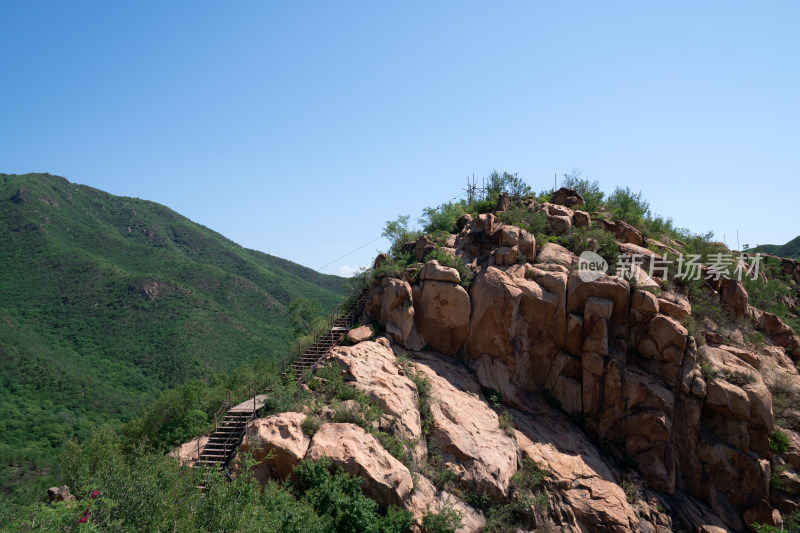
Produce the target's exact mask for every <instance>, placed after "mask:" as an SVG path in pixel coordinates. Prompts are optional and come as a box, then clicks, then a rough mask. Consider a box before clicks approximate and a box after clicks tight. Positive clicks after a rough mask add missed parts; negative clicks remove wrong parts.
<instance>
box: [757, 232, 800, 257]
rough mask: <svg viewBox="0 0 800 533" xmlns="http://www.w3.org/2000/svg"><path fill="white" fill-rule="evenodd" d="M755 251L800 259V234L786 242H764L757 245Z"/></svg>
mask: <svg viewBox="0 0 800 533" xmlns="http://www.w3.org/2000/svg"><path fill="white" fill-rule="evenodd" d="M752 251H753V252H761V253H764V254H771V255H777V256H778V257H791V258H792V259H800V235H798V236H797V237H795V238H794V239H792V240H791V241H789V242H787V243H786V244H782V245H780V244H762V245H761V246H757V247H755V248H754V249H753V250H752Z"/></svg>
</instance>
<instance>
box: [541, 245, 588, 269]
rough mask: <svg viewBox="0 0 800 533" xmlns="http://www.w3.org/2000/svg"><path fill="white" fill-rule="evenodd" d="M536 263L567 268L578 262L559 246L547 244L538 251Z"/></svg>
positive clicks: (573, 255)
mask: <svg viewBox="0 0 800 533" xmlns="http://www.w3.org/2000/svg"><path fill="white" fill-rule="evenodd" d="M536 262H537V263H554V264H557V265H562V266H565V267H567V268H569V267H571V266H572V265H574V264H576V263H577V262H578V257H577V256H576V255H575V254H573V253H572V252H570V251H569V250H567V249H566V248H564V247H563V246H561V245H560V244H556V243H553V242H548V243H546V244H545V245H544V246H542V247H541V249H539V252H538V254H537V255H536Z"/></svg>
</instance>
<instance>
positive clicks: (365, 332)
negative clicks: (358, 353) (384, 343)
mask: <svg viewBox="0 0 800 533" xmlns="http://www.w3.org/2000/svg"><path fill="white" fill-rule="evenodd" d="M373 336H375V329H374V328H373V327H372V324H365V325H363V326H359V327H357V328H353V329H351V330H350V331H348V332H347V340H348V341H349V342H352V343H353V344H358V343H359V342H364V341H368V340H369V339H370V338H372V337H373Z"/></svg>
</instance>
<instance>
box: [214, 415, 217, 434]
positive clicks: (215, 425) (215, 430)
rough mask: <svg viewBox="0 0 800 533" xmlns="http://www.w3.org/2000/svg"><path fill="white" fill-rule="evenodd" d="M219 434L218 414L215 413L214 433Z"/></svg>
mask: <svg viewBox="0 0 800 533" xmlns="http://www.w3.org/2000/svg"><path fill="white" fill-rule="evenodd" d="M216 432H217V413H214V433H216Z"/></svg>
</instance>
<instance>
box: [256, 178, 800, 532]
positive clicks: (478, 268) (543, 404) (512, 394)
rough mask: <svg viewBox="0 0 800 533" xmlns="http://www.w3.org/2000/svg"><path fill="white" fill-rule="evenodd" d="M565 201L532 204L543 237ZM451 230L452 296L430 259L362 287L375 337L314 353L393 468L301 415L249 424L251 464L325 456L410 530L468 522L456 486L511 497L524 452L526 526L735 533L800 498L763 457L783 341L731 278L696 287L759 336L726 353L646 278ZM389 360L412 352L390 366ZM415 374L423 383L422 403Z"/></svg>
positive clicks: (567, 194) (420, 244)
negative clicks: (368, 420)
mask: <svg viewBox="0 0 800 533" xmlns="http://www.w3.org/2000/svg"><path fill="white" fill-rule="evenodd" d="M582 203H583V199H582V198H580V196H579V195H577V193H575V191H569V190H566V189H562V190H560V191H558V194H556V196H555V198H554V201H553V203H552V204H547V203H545V204H535V202H534V203H533V204H532V205H533V209H535V210H538V211H540V212H543V213H545V216H546V217H547V220H548V222H549V224H550V227H551V228H552V229H553V231H554V232H555V233H556V234H558V233H568V232H570V231H571V228H573V227H575V226H578V227H588V226H590V225H591V219H590V218H589V216H588V214H585V213H583V212H580V211H573V210H572V209H570V207H574V206H577V205H581V204H582ZM500 207H504V208H506V209H507V208H508V206H506V205H505V204H503V205H501V206H500ZM579 213H581V214H579ZM600 224H601V226H602V227H604V228H606V229H607V230H608V231H609V232H611V233H613V235H614V236H615V237H616V238H617V239H618V240H619V241H620V246H621V249H622V251H623V253H628V254H638V253H645V252H646V253H647V254H648V257H649V258H648V260H649V261H657V260H659V256H656V255H654V254H653V253H652V252H650V250H649V249H647V248H643V244H644V241H645V239H643V237H642V234H641V233H640V232H639V231H638V230H636V229H635V228H633V227H632V226H630V225H628V224H626V223H625V222H622V221H619V220H616V221H600ZM457 226H458V228H459V230H460V233H459V234H458V235H457V236H451V239H450V240H449V241H448V243H447V247H446V250H448V253H450V254H454V255H455V256H457V257H458V258H460V259H462V260H463V261H464V263H465V264H466V265H467V266H469V268H470V269H471V270H472V272H473V273H474V274H475V276H474V279H473V280H472V283H471V284H470V285H469V288H468V289H467V288H465V287H464V286H463V285H462V281H463V280H462V279H461V276H460V275H459V272H458V271H457V270H456V269H455V268H450V267H447V266H445V265H442V264H440V263H439V262H437V261H427V262H424V263H422V264H419V265H417V266H413V265H412V266H411V267H410V268H409V269H408V270H407V271H405V272H404V273H403V274H402V275H401V276H400V277H399V278H390V277H384V278H383V279H378V280H376V281H375V282H374V284H373V286H372V288H371V289H370V292H369V300H368V303H367V305H366V310H365V315H364V317H363V320H364V321H365V323H373V324H375V325H376V327H380V328H383V332H384V334H385V338H382V337H379V338H378V339H377V340H376V341H374V342H373V341H369V340H367V339H369V338H371V337H372V336H373V334H374V332H373V331H371V330H369V331H354V332H351V335H350V337H349V339H350V342H352V343H355V344H354V345H353V346H346V347H339V348H336V349H334V350H333V351H332V353H331V355H330V358H331V361H330V364H336V365H338V367H339V368H340V369H341V370H342V372H343V375H344V379H345V381H346V382H347V383H349V384H350V385H351V386H353V387H355V388H357V389H359V390H361V391H363V392H364V393H366V394H367V395H368V396H369V398H370V399H371V400H372V401H373V402H374V403H375V404H376V405H378V406H380V408H381V410H382V412H383V413H384V415H383V418H382V419H381V421H380V422H379V427H380V428H381V430H385V431H387V432H389V433H390V434H392V435H393V436H394V437H395V438H397V439H399V440H400V441H403V442H406V443H408V444H407V447H408V448H409V450H410V451H411V457H412V460H411V462H407V463H406V464H403V463H402V462H400V461H398V460H397V459H395V458H394V457H392V455H390V454H389V453H388V452H386V450H384V449H383V447H382V446H381V444H380V442H379V441H378V440H377V439H376V438H375V437H374V436H373V435H372V434H371V433H370V432H368V431H366V430H364V429H362V428H361V427H359V426H357V425H353V424H342V423H325V424H323V425H322V426H321V427H320V429H319V430H318V431H317V433H315V434H314V435H313V437H311V438H310V439H309V438H308V437H307V436H305V435H303V434H302V431H301V429H300V425H301V424H302V420H303V415H302V414H301V413H283V414H279V415H274V416H273V417H268V418H266V419H263V420H257V421H255V422H253V423H252V424H251V427H250V428H248V437H247V439H246V442H245V444H244V446H245V447H246V448H249V449H252V450H255V451H259V453H260V454H261V455H260V457H261V459H263V460H261V463H260V465H259V466H258V468H259V469H260V470H259V472H260V473H259V476H261V477H279V478H280V477H286V476H287V475H288V473H289V471H290V469H291V467H292V466H293V465H294V464H296V463H297V462H298V461H299V460H301V459H302V458H303V457H306V458H318V457H322V456H326V457H329V458H330V459H331V460H332V462H333V464H334V465H337V466H339V467H341V468H342V469H344V470H345V471H347V472H349V473H351V474H354V475H358V476H360V477H361V478H362V480H363V487H364V489H365V491H366V492H367V493H368V494H369V495H370V496H372V497H373V498H375V499H376V500H377V501H378V502H380V503H381V504H382V505H401V506H404V507H405V508H406V509H408V510H410V511H411V512H413V514H414V515H415V517H416V518H417V520H418V521H421V520H422V517H423V516H424V515H425V514H426V513H427V512H428V511H430V510H433V511H437V512H438V511H441V510H442V509H444V508H445V507H446V508H455V509H457V510H458V511H459V513H460V515H461V516H462V524H463V527H462V531H477V530H479V529H480V528H481V527H483V525H484V524H485V519H486V516H485V514H484V511H483V510H482V509H480V508H478V507H473V506H472V505H470V504H469V503H468V499H467V498H465V495H470V494H473V495H474V494H480V495H483V497H485V498H487V499H488V500H489V501H491V502H493V504H494V505H501V504H505V503H507V502H509V501H514V498H516V497H517V495H516V493H515V490H516V489H515V488H514V487H515V485H514V481H513V480H514V475H515V473H516V472H517V471H518V469H520V468H522V466H521V465H523V464H524V461H526V460H527V461H532V462H534V463H535V464H539V465H542V467H543V468H544V469H545V470H546V472H547V476H546V478H545V484H546V487H547V490H548V491H549V495H550V496H549V502H548V504H547V506H546V507H547V508H546V511H545V512H544V513H543V514H542V515H541V517H540V518H537V520H545V521H546V523H549V524H554V525H555V526H556V527H557V529H558V530H561V531H575V532H578V531H619V532H623V531H639V532H666V531H673V530H684V531H707V532H711V531H745V530H746V529H747V528H748V526H749V525H750V524H751V523H753V522H758V523H765V524H772V525H778V524H780V523H781V513H782V512H790V511H793V510H798V509H800V498H797V497H794V496H792V492H793V491H794V488H796V489H797V492H796V493H797V494H800V431H798V432H794V431H791V430H789V429H786V431H785V434H787V435H788V436H787V437H786V438H787V440H788V442H789V444H787V445H786V447H785V449H784V450H783V451H781V452H780V453H776V451H775V448H774V445H771V440H770V439H771V434H772V432H773V431H774V428H775V419H776V415H775V411H774V409H773V395H772V393H771V391H772V390H775V389H776V387H778V386H779V385H776V383H778V384H780V383H784V385H782V386H784V387H791V388H792V390H800V376H798V372H797V370H796V368H795V366H794V360H796V359H798V358H800V339H798V337H797V336H796V335H795V334H794V332H793V331H792V329H791V328H790V327H789V326H787V325H786V324H785V323H784V322H782V321H781V320H780V319H779V318H778V317H776V316H775V315H772V314H770V313H766V312H762V311H759V310H758V309H755V308H753V307H752V306H751V305H749V295H748V293H747V291H746V290H745V288H744V286H743V285H742V284H741V283H738V282H735V281H726V282H722V283H716V284H710V285H709V287H710V288H709V289H708V290H709V294H711V295H712V296H713V297H716V298H718V299H719V302H720V305H724V306H725V308H726V309H727V310H728V311H729V312H730V314H731V316H732V317H734V318H737V319H739V320H744V321H749V322H748V323H749V324H751V325H752V327H753V328H756V329H758V330H760V331H762V332H763V333H764V335H765V337H766V338H767V340H768V343H766V344H764V345H762V346H759V347H753V346H745V345H744V344H743V343H740V345H734V344H732V343H731V342H724V341H726V339H728V338H732V337H736V335H727V336H726V335H723V334H721V333H713V331H712V330H711V329H709V330H708V333H707V338H708V339H709V340H710V341H718V342H713V343H706V338H695V336H694V334H693V333H692V327H693V326H692V324H694V322H693V320H694V318H693V315H692V306H691V304H690V303H689V300H688V299H687V297H686V296H685V295H684V294H682V293H681V292H680V290H676V289H673V290H662V286H664V279H662V278H659V277H655V278H653V279H651V278H650V277H649V276H646V275H645V276H646V278H647V279H646V280H644V279H642V278H637V280H636V281H633V282H629V281H628V280H626V279H624V278H623V277H619V276H616V275H608V274H602V275H600V276H599V277H597V278H596V279H592V280H588V281H587V280H586V279H583V277H582V276H581V275H579V273H578V272H576V271H575V270H574V265H575V264H576V262H577V258H576V257H575V255H574V254H572V253H571V252H570V251H568V250H567V249H565V248H564V247H562V246H560V245H558V244H555V243H545V244H544V245H543V246H538V247H537V243H536V239H535V238H534V236H533V235H532V234H530V233H528V232H527V231H525V230H524V229H521V228H518V227H515V226H511V225H508V224H504V223H502V222H500V220H498V218H497V216H495V215H494V214H482V215H478V216H471V215H464V216H463V217H462V218H461V219H460V220H459V222H458V225H457ZM659 245H660V246H659ZM431 246H434V244H433V243H432V242H431V241H430V240H428V239H427V238H422V239H420V240H418V241H416V242H415V243H410V244H409V245H408V250H409V251H412V252H413V253H414V254H415V255H416V258H417V260H419V261H424V260H425V256H426V253H427V252H426V250H429V249H430V247H431ZM655 246H656V247H658V248H661V247H663V248H664V250H665V251H666V252H669V250H672V247H671V245H664V244H661V243H657V244H656V245H655ZM643 268H645V267H644V266H643ZM787 269H788V270H787V272H788V273H789V274H792V275H793V273H794V272H795V271H796V269H795V265H793V264H792V265H789V267H787ZM643 272H644V270H643ZM645 281H647V282H646V283H645ZM720 327H722V326H720ZM734 329H735V328H734ZM378 335H380V332H378ZM715 335H716V336H715ZM741 337H742V334H741V332H739V338H741ZM423 347H424V348H425V349H424V350H423ZM401 353H402V354H404V355H406V356H408V357H409V358H410V359H411V362H410V363H407V364H405V366H404V365H403V364H401V363H400V362H398V359H397V356H396V355H397V354H401ZM412 377H414V379H412ZM419 380H423V381H424V382H425V383H427V390H425V391H424V394H425V399H426V405H427V406H428V407H427V408H426V409H427V410H426V411H424V412H421V411H420V406H421V405H422V403H421V395H422V394H423V392H422V391H421V389H418V387H417V385H416V384H415V383H419ZM785 383H789V385H785ZM501 405H502V407H501ZM782 409H785V408H784V407H782ZM783 416H789V415H788V414H785V415H783ZM797 416H798V419H799V420H800V413H798V414H797ZM509 420H511V421H513V422H509ZM504 426H505V427H504ZM799 426H800V425H799ZM798 429H800V427H799V428H798ZM270 450H271V451H272V453H270V454H267V452H269V451H270ZM431 450H432V451H431ZM431 453H433V454H434V455H433V456H431V455H430V454H431ZM267 457H269V458H268V459H266V458H267ZM256 458H257V459H258V458H259V455H258V454H256ZM434 463H435V464H437V465H438V466H439V467H441V468H445V469H446V470H447V472H449V475H450V479H449V480H448V481H447V482H446V483H447V484H446V486H445V487H442V486H439V487H437V486H434V485H433V483H432V481H431V479H432V478H431V477H430V476H431V475H432V474H431V472H430V471H429V470H427V469H426V468H429V467H426V466H425V465H430V464H434ZM525 464H528V463H525ZM776 467H779V468H777V469H776ZM412 478H413V479H415V481H413V482H412ZM775 479H777V481H775ZM771 480H773V481H772V483H771ZM775 483H778V485H780V486H781V487H784V489H786V487H788V489H786V490H783V491H776V489H775V486H776V485H775ZM469 501H473V500H469ZM473 503H474V501H473ZM537 516H538V515H537ZM542 517H543V518H542ZM544 523H545V522H540V524H544Z"/></svg>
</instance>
